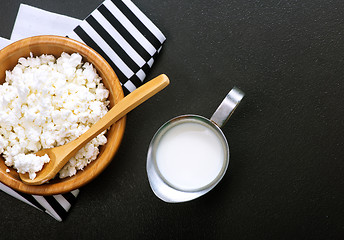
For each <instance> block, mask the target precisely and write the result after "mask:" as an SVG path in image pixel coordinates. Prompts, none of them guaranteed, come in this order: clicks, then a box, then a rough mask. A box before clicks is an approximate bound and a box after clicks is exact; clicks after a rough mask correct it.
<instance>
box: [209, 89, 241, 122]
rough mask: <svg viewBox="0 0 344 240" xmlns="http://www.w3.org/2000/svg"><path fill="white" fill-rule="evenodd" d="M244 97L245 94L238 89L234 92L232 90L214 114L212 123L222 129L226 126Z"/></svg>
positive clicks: (211, 119)
mask: <svg viewBox="0 0 344 240" xmlns="http://www.w3.org/2000/svg"><path fill="white" fill-rule="evenodd" d="M244 95H245V93H244V92H243V91H241V90H240V89H239V88H237V87H234V88H233V89H232V90H230V91H229V93H228V94H227V96H226V97H225V99H224V100H223V101H222V103H221V104H220V106H219V107H218V108H217V109H216V111H215V112H214V114H213V116H211V118H210V121H212V122H213V123H215V124H216V125H217V126H219V127H220V128H221V127H222V126H224V125H225V124H226V123H227V121H228V119H229V118H230V116H231V115H232V114H233V112H234V110H235V109H236V108H237V106H238V105H239V103H240V101H241V99H242V98H243V97H244Z"/></svg>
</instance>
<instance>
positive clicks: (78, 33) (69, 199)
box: [0, 0, 166, 221]
mask: <svg viewBox="0 0 344 240" xmlns="http://www.w3.org/2000/svg"><path fill="white" fill-rule="evenodd" d="M56 26H58V27H56ZM75 26H76V27H75ZM44 34H53V35H62V36H68V37H70V38H73V39H75V40H78V41H80V42H83V43H85V44H87V45H88V46H90V47H92V48H93V49H94V50H96V51H97V52H98V53H100V54H101V55H102V56H103V57H104V58H105V59H106V60H107V61H108V63H109V64H110V65H111V66H112V68H113V69H114V70H115V72H116V74H117V76H118V78H119V80H120V82H121V85H122V87H123V91H124V94H125V95H126V94H128V93H130V92H132V91H134V90H135V89H136V88H137V87H139V86H140V85H142V83H143V80H144V79H145V77H146V75H147V73H148V71H149V69H150V68H151V67H152V65H153V63H154V61H155V59H156V57H157V55H158V53H159V52H160V50H161V47H162V44H163V43H164V41H165V40H166V38H165V36H164V35H163V34H162V32H161V31H160V30H159V29H158V28H157V27H156V26H155V25H154V24H153V23H152V22H151V21H150V20H149V19H148V18H147V16H146V15H145V14H144V13H143V12H142V11H141V10H140V9H138V8H137V7H136V6H135V5H134V3H133V2H131V1H130V0H105V1H104V2H103V3H102V4H101V5H100V6H99V7H98V8H97V9H96V10H94V11H93V12H92V13H91V14H90V15H89V16H88V17H87V18H86V19H85V20H83V21H81V20H78V19H74V18H70V17H67V16H63V15H59V14H55V13H51V12H47V11H44V10H41V9H37V8H34V7H31V6H28V5H24V4H21V6H20V9H19V11H18V15H17V19H16V23H15V25H14V29H13V32H12V35H11V40H12V41H15V40H19V39H21V38H25V37H29V36H34V35H44ZM10 42H11V41H9V40H7V39H3V38H0V48H2V47H4V46H5V45H7V44H9V43H10ZM0 190H2V191H4V192H6V193H8V194H10V195H11V196H13V197H15V198H17V199H19V200H21V201H23V202H25V203H27V204H29V205H31V206H33V207H35V208H37V209H39V210H42V211H45V212H46V213H48V214H49V215H51V216H52V217H54V218H55V219H56V220H58V221H62V220H63V219H64V218H65V217H66V216H67V213H68V211H69V210H70V208H71V206H72V205H73V204H74V203H75V201H76V197H77V196H78V194H79V189H77V190H74V191H72V192H69V193H66V194H60V195H53V196H37V195H28V194H24V193H20V192H17V191H14V190H13V189H11V188H9V187H8V186H6V185H4V184H2V183H0Z"/></svg>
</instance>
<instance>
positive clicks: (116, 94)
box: [0, 36, 126, 195]
mask: <svg viewBox="0 0 344 240" xmlns="http://www.w3.org/2000/svg"><path fill="white" fill-rule="evenodd" d="M30 52H31V53H32V54H33V55H34V56H40V55H42V54H52V55H54V56H55V57H59V56H60V55H61V53H62V52H66V53H69V54H71V53H75V52H77V53H79V54H80V55H82V57H83V61H84V62H86V61H87V62H90V63H92V64H93V65H94V67H95V68H96V69H97V73H98V74H99V76H100V77H101V78H102V81H103V83H104V85H105V86H106V88H107V89H108V90H109V92H110V94H109V100H110V107H112V106H114V104H116V103H118V102H119V101H120V100H121V99H122V98H123V97H124V94H123V90H122V87H121V85H120V82H119V80H118V78H117V76H116V74H115V72H114V71H113V69H112V68H111V67H110V65H109V64H108V63H107V62H106V61H105V60H104V58H102V57H101V56H100V55H99V54H98V53H97V52H95V51H94V50H93V49H91V48H89V47H88V46H86V45H84V44H82V43H80V42H77V41H75V40H72V39H69V38H65V37H59V36H36V37H30V38H26V39H23V40H20V41H17V42H15V43H13V44H11V45H9V46H7V47H5V48H4V49H2V50H1V51H0V84H2V83H4V81H5V71H6V70H12V69H13V68H14V66H15V65H16V64H17V63H18V59H19V58H20V57H28V56H30ZM125 123H126V117H125V116H124V117H123V118H121V119H120V120H118V121H117V122H116V123H115V124H113V125H112V126H111V128H110V129H109V131H108V132H107V139H108V142H107V144H106V145H104V146H102V147H101V148H100V153H99V155H98V158H97V159H96V160H95V161H93V162H91V163H90V164H89V165H88V166H86V167H85V169H84V170H83V171H78V172H77V174H76V175H74V176H72V177H67V178H64V179H57V178H56V179H53V180H51V181H49V183H46V184H43V185H40V186H33V185H26V184H24V183H23V182H22V181H21V180H20V178H19V175H18V173H17V172H16V170H15V169H12V168H9V167H7V166H6V165H5V163H4V158H3V157H2V156H0V181H1V182H2V183H4V184H6V185H7V186H9V187H11V188H13V189H15V190H18V191H20V192H24V193H29V194H36V195H53V194H60V193H65V192H69V191H71V190H74V189H77V188H80V187H81V186H83V185H85V184H87V183H88V182H90V181H91V180H93V179H94V178H95V177H97V176H98V175H99V174H100V173H101V172H102V171H103V170H104V169H105V168H106V167H107V166H108V164H110V162H111V161H112V159H113V158H114V156H115V153H116V152H117V150H118V148H119V146H120V143H121V141H122V138H123V134H124V129H125ZM8 168H9V169H10V170H11V171H10V173H7V172H6V169H8Z"/></svg>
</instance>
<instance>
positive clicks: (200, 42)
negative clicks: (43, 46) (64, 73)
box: [0, 0, 344, 239]
mask: <svg viewBox="0 0 344 240" xmlns="http://www.w3.org/2000/svg"><path fill="white" fill-rule="evenodd" d="M21 2H22V3H26V4H29V5H32V6H35V7H39V8H42V9H45V10H49V11H53V12H57V13H61V14H66V15H68V16H72V17H76V18H79V19H83V18H85V17H86V16H87V15H88V14H89V13H90V12H91V11H92V10H93V9H95V8H96V7H97V6H98V4H100V3H101V2H102V1H101V0H97V1H94V0H82V1H81V0H68V1H67V0H60V1H56V0H49V1H47V0H27V1H19V0H11V1H8V0H1V1H0V3H1V7H0V23H1V28H0V35H1V36H3V37H7V38H9V37H10V34H11V30H12V27H13V24H14V21H15V17H16V14H17V10H18V7H19V4H20V3H21ZM133 2H134V3H135V4H136V5H137V6H138V7H139V8H140V9H141V10H142V11H143V12H144V13H145V14H146V15H147V16H148V17H149V18H150V19H151V20H152V21H153V22H154V23H155V24H156V25H157V26H158V27H159V28H160V29H161V31H162V32H163V33H164V34H165V35H166V37H167V41H166V42H165V44H164V47H163V50H162V52H161V55H160V57H159V59H158V61H157V62H156V63H155V65H154V66H153V70H152V72H151V74H150V75H149V76H148V79H150V78H153V77H155V76H156V75H158V74H160V73H166V74H167V75H168V76H169V77H170V79H171V85H170V86H169V87H167V88H166V89H165V90H164V91H163V92H161V93H159V94H158V95H157V96H155V97H154V98H152V99H150V100H149V101H148V102H146V103H145V104H143V105H141V106H140V107H138V108H137V109H135V110H134V111H133V112H131V113H130V114H129V116H128V121H127V128H126V132H125V136H124V139H123V142H122V145H121V147H120V149H119V152H118V153H117V155H116V156H115V158H114V160H113V162H112V163H111V165H110V166H109V167H108V168H107V169H106V170H105V171H104V172H103V173H102V174H101V175H100V176H99V177H98V178H97V179H96V180H94V181H93V182H92V183H90V184H88V185H87V186H85V187H83V188H82V189H81V193H80V195H79V197H78V201H77V204H76V205H75V206H74V207H73V208H72V210H71V212H70V214H69V216H68V217H67V219H66V220H65V221H64V222H62V223H59V222H57V221H55V220H54V219H53V218H51V217H50V216H48V215H47V214H45V213H42V212H40V211H37V210H36V209H34V208H32V207H30V206H28V205H26V204H24V203H22V202H20V201H18V200H16V199H14V198H12V197H10V196H8V195H7V194H5V193H2V192H1V193H0V202H1V203H0V238H1V239H14V238H19V237H21V238H24V237H27V238H29V239H38V238H44V239H344V212H343V210H344V204H343V202H344V163H343V156H344V148H343V142H344V135H343V126H344V124H343V117H344V98H343V92H344V84H343V76H344V67H343V63H344V2H343V1H341V0H338V1H331V0H327V1H318V0H305V1H296V0H294V1H287V0H285V1H284V0H281V1H276V0H271V1H258V0H256V1H240V0H238V1H235V0H218V1H209V0H202V1H200V0H194V1H181V0H179V1H176V0H164V1H161V0H133ZM234 85H235V86H238V87H239V88H241V89H242V90H243V91H244V92H245V93H246V96H245V98H244V100H243V102H242V103H241V105H240V106H239V108H238V109H237V110H236V112H235V114H234V115H233V116H232V118H231V119H230V121H229V122H228V123H227V125H226V126H225V127H223V132H224V133H225V135H226V136H227V138H228V142H229V144H230V147H231V163H230V168H229V169H228V172H227V174H226V176H225V177H224V179H223V180H222V181H221V182H220V184H219V185H218V186H217V187H216V188H215V189H213V190H212V191H211V192H209V193H208V194H206V195H205V196H203V197H201V198H199V199H196V200H194V201H191V202H187V203H180V204H167V203H164V202H162V201H161V200H159V199H158V198H157V197H155V195H154V194H153V192H152V191H151V190H150V187H149V183H148V179H147V176H146V169H145V167H146V154H147V149H148V145H149V142H150V140H151V138H152V136H153V134H154V133H155V131H156V130H157V129H158V128H159V127H160V125H162V124H163V123H164V122H165V121H167V120H169V119H170V118H172V117H175V116H178V115H181V114H186V113H193V114H200V115H203V116H205V117H210V116H211V115H212V113H213V112H214V110H215V109H216V107H217V106H218V105H219V103H220V102H221V101H222V99H223V98H224V97H225V95H226V94H227V92H228V91H229V90H230V89H231V88H232V87H233V86H234Z"/></svg>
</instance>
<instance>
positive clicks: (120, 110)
mask: <svg viewBox="0 0 344 240" xmlns="http://www.w3.org/2000/svg"><path fill="white" fill-rule="evenodd" d="M169 83H170V81H169V79H168V77H167V76H166V75H165V74H161V75H159V76H157V77H156V78H154V79H152V80H150V81H149V82H147V83H145V84H143V85H142V86H141V87H139V88H137V89H136V90H135V91H133V92H132V93H130V94H128V95H127V96H126V97H125V98H123V99H122V100H120V101H119V102H118V103H116V104H115V105H114V106H113V107H112V108H111V109H110V110H109V111H108V112H107V113H106V114H105V115H104V116H103V117H102V118H101V119H100V120H99V121H97V122H96V123H95V124H93V125H92V127H91V128H90V129H88V130H87V131H86V132H85V133H84V134H82V135H81V136H80V137H79V138H77V139H76V140H74V141H71V142H70V143H67V144H66V145H69V146H68V147H67V146H66V145H65V146H66V147H67V148H68V151H69V150H70V152H71V156H73V155H75V154H76V153H77V151H79V150H80V149H81V148H82V147H83V146H84V145H85V144H86V143H87V142H89V141H90V140H92V139H93V138H94V137H96V136H98V135H99V134H100V133H101V132H103V131H104V130H106V129H108V128H109V127H110V126H111V125H112V124H114V123H115V122H116V121H118V120H119V119H121V118H122V117H124V116H125V115H126V114H127V113H128V112H130V111H131V110H132V109H134V108H135V107H137V106H138V105H140V104H141V103H143V102H144V101H146V100H147V99H149V98H150V97H152V96H153V95H155V94H156V93H158V92H159V91H161V90H162V89H164V88H165V87H166V86H167V85H168V84H169ZM66 150H67V149H66Z"/></svg>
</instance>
